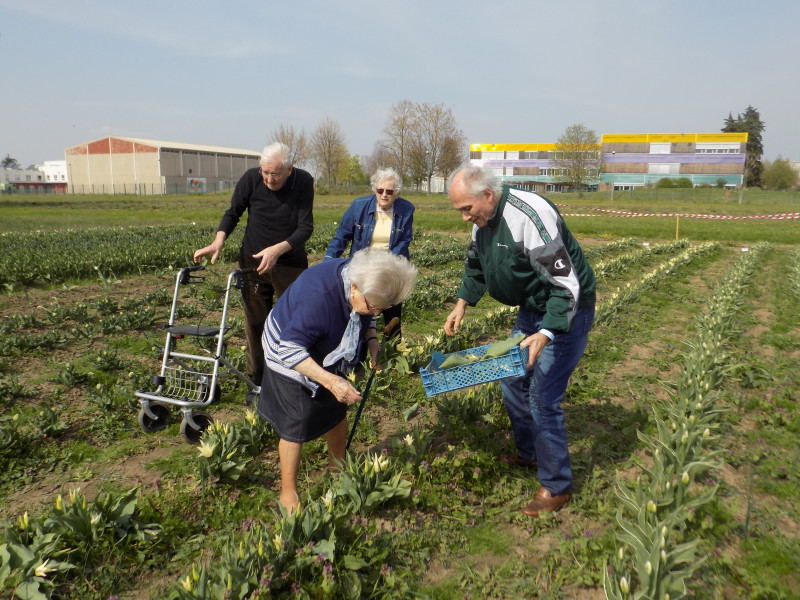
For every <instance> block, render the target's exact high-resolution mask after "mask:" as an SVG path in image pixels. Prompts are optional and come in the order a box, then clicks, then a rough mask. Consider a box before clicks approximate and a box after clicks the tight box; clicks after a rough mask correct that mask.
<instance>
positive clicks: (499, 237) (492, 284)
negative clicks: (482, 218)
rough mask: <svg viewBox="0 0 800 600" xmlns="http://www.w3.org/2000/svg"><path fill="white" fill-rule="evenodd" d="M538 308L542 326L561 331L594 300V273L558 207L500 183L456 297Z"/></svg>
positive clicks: (472, 301) (474, 237)
mask: <svg viewBox="0 0 800 600" xmlns="http://www.w3.org/2000/svg"><path fill="white" fill-rule="evenodd" d="M486 291H488V292H489V295H490V296H491V297H492V298H494V299H495V300H497V301H499V302H502V303H503V304H507V305H509V306H519V307H520V308H521V309H522V310H525V311H529V312H537V313H543V314H544V317H543V319H542V325H541V327H542V329H546V330H548V331H550V332H553V333H565V332H568V331H570V329H571V327H572V319H573V317H574V315H575V311H577V310H578V308H588V307H591V306H593V305H594V303H595V277H594V271H593V270H592V267H591V266H590V265H589V263H588V261H587V260H586V257H585V256H584V255H583V250H581V247H580V245H578V242H577V240H576V239H575V238H574V237H573V236H572V234H571V233H570V231H569V229H567V225H566V224H565V223H564V219H563V218H562V217H561V214H560V213H559V212H558V209H557V208H556V207H555V206H554V205H553V204H552V203H551V202H550V201H549V200H547V199H546V198H543V197H541V196H539V195H538V194H535V193H533V192H528V191H524V190H517V189H511V188H509V187H507V186H504V187H503V193H502V195H501V197H500V201H499V202H498V203H497V208H496V209H495V213H494V214H493V215H492V218H491V219H490V220H489V222H488V224H487V225H486V226H485V227H478V226H475V227H474V228H473V230H472V241H471V242H470V245H469V249H468V250H467V260H466V263H465V269H464V277H463V280H462V283H461V289H460V290H459V292H458V297H459V298H462V299H464V300H466V302H467V304H469V305H470V306H474V305H475V304H476V303H477V302H478V300H480V299H481V297H482V296H483V294H484V293H485V292H486Z"/></svg>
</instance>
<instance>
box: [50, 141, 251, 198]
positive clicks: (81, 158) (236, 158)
mask: <svg viewBox="0 0 800 600" xmlns="http://www.w3.org/2000/svg"><path fill="white" fill-rule="evenodd" d="M64 153H65V155H66V160H67V173H68V178H69V191H70V192H71V193H73V194H184V193H193V192H197V193H203V192H213V191H222V190H227V189H231V188H233V187H234V186H235V185H236V182H237V181H238V180H239V178H240V177H241V176H242V173H244V172H245V171H246V170H247V169H249V168H252V167H256V166H258V164H259V161H260V153H259V152H255V151H253V150H242V149H238V148H223V147H219V146H199V145H195V144H182V143H178V142H163V141H159V140H149V139H140V138H128V137H116V136H109V137H104V138H100V139H98V140H94V141H91V142H86V143H85V144H79V145H77V146H72V147H71V148H67V149H66V150H65V151H64Z"/></svg>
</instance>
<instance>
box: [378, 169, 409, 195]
mask: <svg viewBox="0 0 800 600" xmlns="http://www.w3.org/2000/svg"><path fill="white" fill-rule="evenodd" d="M386 179H393V180H394V185H393V186H392V189H394V197H395V198H397V197H398V196H399V195H400V190H402V189H403V179H402V178H401V177H400V175H398V174H397V171H395V170H394V169H392V168H386V169H378V170H377V171H375V174H374V175H373V176H372V177H371V178H370V183H372V191H373V192H374V191H375V190H376V189H378V184H379V183H380V182H381V181H385V180H386Z"/></svg>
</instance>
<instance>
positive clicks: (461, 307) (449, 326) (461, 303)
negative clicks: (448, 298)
mask: <svg viewBox="0 0 800 600" xmlns="http://www.w3.org/2000/svg"><path fill="white" fill-rule="evenodd" d="M466 312H467V301H466V300H462V299H461V298H459V299H458V300H456V306H455V308H454V309H453V310H452V312H451V313H450V314H449V315H447V320H446V321H445V322H444V332H445V333H446V334H447V335H449V336H450V337H453V336H454V335H455V334H456V333H457V332H458V331H459V329H461V321H463V320H464V314H465V313H466Z"/></svg>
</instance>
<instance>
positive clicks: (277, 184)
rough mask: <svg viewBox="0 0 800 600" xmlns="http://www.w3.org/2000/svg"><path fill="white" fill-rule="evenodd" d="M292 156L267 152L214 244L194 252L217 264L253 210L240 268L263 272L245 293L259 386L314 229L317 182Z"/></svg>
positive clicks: (252, 370) (282, 149)
mask: <svg viewBox="0 0 800 600" xmlns="http://www.w3.org/2000/svg"><path fill="white" fill-rule="evenodd" d="M289 153H290V151H289V147H288V146H286V145H285V144H282V143H280V142H274V143H272V144H270V145H269V146H267V147H266V148H264V150H263V151H262V152H261V166H260V167H254V168H252V169H248V170H247V171H245V173H244V175H242V177H241V179H239V181H238V182H237V184H236V188H235V189H234V192H233V196H232V197H231V206H230V208H229V209H228V210H226V211H225V214H224V215H223V216H222V221H221V222H220V224H219V227H218V229H217V235H216V237H215V238H214V241H213V242H212V243H211V244H210V245H208V246H206V247H205V248H201V249H200V250H197V251H196V252H195V253H194V261H195V262H199V261H200V259H201V258H202V257H203V256H211V263H212V264H213V263H214V262H216V260H217V258H219V255H220V253H221V252H222V247H223V245H224V244H225V240H226V239H227V238H228V236H229V235H230V234H231V233H232V232H233V230H234V228H235V227H236V225H237V224H238V223H239V219H240V218H241V216H242V215H243V214H244V212H245V211H247V226H246V227H245V230H244V238H243V239H242V247H241V249H240V252H239V266H240V267H241V268H248V267H251V268H255V269H256V271H257V276H256V275H254V276H252V277H248V278H247V281H246V285H245V286H244V288H243V289H242V304H243V305H244V320H245V338H246V341H247V374H248V376H249V377H250V379H251V380H252V381H254V382H255V383H257V384H260V383H261V378H262V376H263V374H264V353H263V352H262V351H261V334H262V332H263V331H264V321H265V320H266V318H267V315H268V314H269V311H270V310H271V309H272V304H273V302H274V299H275V297H280V296H281V294H283V292H284V291H285V290H286V288H288V287H289V285H290V284H291V283H292V282H293V281H294V280H295V279H297V277H298V276H299V275H300V273H302V272H303V271H304V270H305V269H307V268H308V255H307V254H306V249H305V243H306V241H307V240H308V238H310V237H311V233H312V232H313V231H314V219H313V214H312V209H313V203H314V178H313V177H312V176H311V175H310V174H309V173H308V172H306V171H304V170H302V169H298V168H297V167H294V166H293V165H292V164H291V160H290V154H289Z"/></svg>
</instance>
